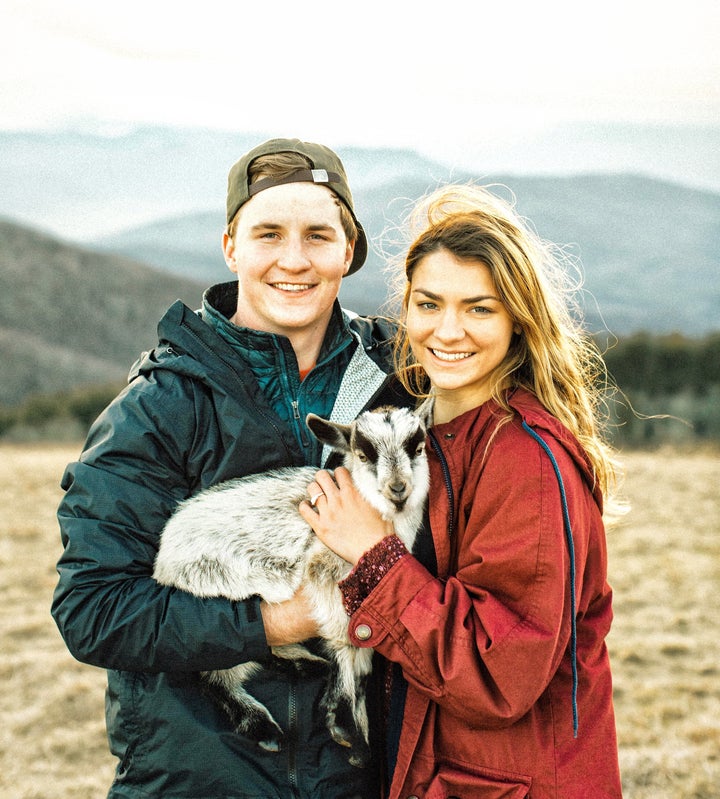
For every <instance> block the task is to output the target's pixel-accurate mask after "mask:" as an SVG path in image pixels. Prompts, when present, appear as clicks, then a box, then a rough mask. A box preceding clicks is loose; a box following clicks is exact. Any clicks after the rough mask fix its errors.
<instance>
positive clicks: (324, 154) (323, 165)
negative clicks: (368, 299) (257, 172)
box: [227, 139, 367, 275]
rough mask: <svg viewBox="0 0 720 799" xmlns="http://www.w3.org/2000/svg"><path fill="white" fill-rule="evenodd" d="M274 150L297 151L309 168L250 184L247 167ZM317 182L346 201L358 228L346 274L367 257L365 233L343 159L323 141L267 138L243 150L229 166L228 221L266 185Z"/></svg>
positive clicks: (280, 151) (355, 268)
mask: <svg viewBox="0 0 720 799" xmlns="http://www.w3.org/2000/svg"><path fill="white" fill-rule="evenodd" d="M275 153H300V155H304V156H305V157H306V158H308V159H309V161H310V163H311V164H312V168H311V169H299V170H297V171H296V172H293V173H292V174H291V175H288V176H287V177H285V178H282V179H278V178H272V177H269V178H262V179H261V180H258V181H256V182H255V183H253V184H252V185H251V184H250V182H249V178H248V169H249V167H250V165H251V164H252V162H253V161H254V160H255V159H256V158H259V157H260V156H262V155H274V154H275ZM304 182H309V183H320V184H322V185H325V186H327V187H328V188H330V189H332V190H333V191H334V192H335V194H337V196H338V197H339V198H340V199H341V200H342V201H343V202H344V203H345V205H346V206H347V207H348V209H349V210H350V213H351V214H352V216H353V219H354V220H355V224H356V225H357V229H358V238H357V241H356V242H355V251H354V254H353V259H352V263H351V264H350V269H349V270H348V275H351V274H352V273H353V272H357V270H358V269H360V267H361V266H362V265H363V264H364V263H365V259H366V258H367V237H366V236H365V231H364V230H363V228H362V225H361V224H360V223H359V222H358V220H357V217H356V216H355V208H354V206H353V198H352V194H351V193H350V186H349V185H348V180H347V175H346V174H345V168H344V167H343V164H342V161H341V160H340V159H339V158H338V156H337V155H336V154H335V153H334V152H333V151H332V150H331V149H330V148H329V147H325V146H324V145H323V144H314V143H313V142H306V141H300V139H269V140H268V141H266V142H263V143H262V144H260V145H258V146H257V147H255V148H253V149H252V150H250V151H249V152H247V153H245V155H243V156H242V158H241V159H240V160H239V161H237V163H235V164H234V165H233V167H232V168H231V169H230V173H229V174H228V191H227V222H228V224H230V222H232V220H233V219H234V218H235V214H236V213H237V212H238V211H239V210H240V208H241V207H242V206H243V205H244V204H245V203H246V202H247V201H248V200H249V199H250V198H251V197H253V196H254V195H256V194H258V193H259V192H261V191H263V189H269V188H271V187H272V186H281V185H283V184H285V183H304Z"/></svg>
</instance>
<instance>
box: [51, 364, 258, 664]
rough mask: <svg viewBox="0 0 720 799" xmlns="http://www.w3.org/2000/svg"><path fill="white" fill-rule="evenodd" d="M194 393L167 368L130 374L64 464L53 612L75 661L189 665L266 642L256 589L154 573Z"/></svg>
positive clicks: (178, 496)
mask: <svg viewBox="0 0 720 799" xmlns="http://www.w3.org/2000/svg"><path fill="white" fill-rule="evenodd" d="M163 383H165V385H162V384H163ZM194 404H195V401H194V400H193V396H192V391H189V390H186V389H184V388H183V387H182V385H181V381H178V380H177V379H174V380H173V379H172V378H171V377H170V376H168V373H162V372H156V373H155V376H154V377H153V378H152V379H151V380H145V379H143V378H140V379H137V380H135V381H134V382H133V383H132V384H131V385H130V386H129V387H128V388H127V389H126V390H125V391H124V392H123V393H122V394H121V395H120V396H119V397H118V398H117V399H116V400H115V401H114V402H113V403H112V404H111V405H110V406H109V407H108V408H107V409H106V410H105V411H104V412H103V414H102V415H101V416H100V417H99V419H98V420H97V422H96V423H95V424H94V425H93V427H92V429H91V431H90V433H89V436H88V441H87V443H86V446H85V449H84V451H83V453H82V455H81V456H80V460H79V462H77V463H73V464H71V465H70V466H69V467H68V469H67V470H66V472H65V475H64V477H63V481H62V486H63V488H64V489H65V492H66V493H65V495H64V498H63V500H62V502H61V504H60V507H59V510H58V520H59V523H60V530H61V537H62V544H63V548H64V549H63V553H62V555H61V557H60V559H59V562H58V565H57V569H58V574H59V581H58V585H57V588H56V590H55V594H54V597H53V604H52V614H53V617H54V618H55V621H56V623H57V625H58V628H59V630H60V633H61V635H62V636H63V638H64V640H65V642H66V644H67V646H68V648H69V650H70V652H71V653H72V654H73V655H74V656H75V657H76V658H77V659H78V660H80V661H83V662H85V663H89V664H92V665H95V666H100V667H102V668H109V669H118V670H128V671H145V672H157V671H199V670H211V669H220V668H228V667H230V666H233V665H236V664H237V663H240V662H243V661H246V660H256V659H258V658H261V657H264V656H266V655H267V653H268V647H267V642H266V638H265V632H264V628H263V624H262V618H261V616H260V612H259V604H258V601H257V600H255V599H251V600H247V601H245V602H232V601H230V600H227V599H224V598H211V599H200V598H198V597H195V596H192V595H190V594H188V593H186V592H183V591H180V590H177V589H174V588H170V587H167V586H161V585H159V584H158V583H156V582H155V580H154V579H153V577H152V572H153V565H154V560H155V555H156V552H157V548H158V541H159V535H160V532H161V530H162V528H163V526H164V524H165V522H166V520H167V518H168V517H169V516H170V514H171V513H172V511H173V509H174V507H175V506H176V504H177V503H178V502H179V501H180V500H182V499H184V498H185V497H186V496H188V494H189V493H191V491H192V489H193V487H194V486H193V485H192V479H191V475H189V466H188V464H192V455H191V453H192V450H193V444H194V442H193V436H195V435H197V433H196V432H195V431H197V430H198V427H197V425H196V424H195V422H196V413H195V408H194ZM196 466H197V464H194V465H193V466H192V467H190V470H192V469H194V468H195V467H196Z"/></svg>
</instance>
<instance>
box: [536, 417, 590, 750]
mask: <svg viewBox="0 0 720 799" xmlns="http://www.w3.org/2000/svg"><path fill="white" fill-rule="evenodd" d="M522 426H523V429H524V430H525V431H526V432H527V433H529V434H530V435H531V436H532V437H533V438H534V439H535V440H536V441H537V443H538V444H540V446H541V447H542V448H543V449H544V450H545V452H546V454H547V456H548V458H550V463H552V467H553V469H554V470H555V476H556V477H557V481H558V486H559V487H560V498H561V500H562V509H563V522H564V525H565V537H566V539H567V545H568V552H569V556H570V605H571V618H570V624H571V627H570V629H571V634H570V655H571V657H572V680H573V687H572V711H573V737H574V738H577V736H578V707H577V692H578V667H577V621H576V618H575V545H574V543H573V534H572V527H571V525H570V513H569V511H568V504H567V496H566V495H565V485H564V483H563V479H562V475H561V474H560V467H559V466H558V464H557V461H556V460H555V456H554V455H553V454H552V451H551V449H550V447H549V446H548V445H547V443H546V442H545V439H543V438H542V436H540V435H538V433H536V432H535V431H534V430H533V429H532V428H531V427H530V425H529V424H528V423H527V422H525V421H523V423H522Z"/></svg>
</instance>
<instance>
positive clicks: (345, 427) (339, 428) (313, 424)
mask: <svg viewBox="0 0 720 799" xmlns="http://www.w3.org/2000/svg"><path fill="white" fill-rule="evenodd" d="M305 424H307V426H308V428H309V429H310V432H311V433H312V434H313V435H314V436H315V438H317V440H318V441H321V442H322V443H323V444H327V445H328V446H329V447H332V448H333V449H337V450H339V451H340V452H347V451H348V450H349V449H350V429H351V428H350V425H349V424H338V423H337V422H329V421H328V420H327V419H323V418H322V417H320V416H317V415H316V414H314V413H309V414H308V415H307V416H306V417H305Z"/></svg>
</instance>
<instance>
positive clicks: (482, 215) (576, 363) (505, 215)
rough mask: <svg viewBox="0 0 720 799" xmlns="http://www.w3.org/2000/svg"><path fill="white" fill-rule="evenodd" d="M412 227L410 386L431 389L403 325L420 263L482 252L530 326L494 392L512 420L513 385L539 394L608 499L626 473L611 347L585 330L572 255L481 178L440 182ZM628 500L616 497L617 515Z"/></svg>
mask: <svg viewBox="0 0 720 799" xmlns="http://www.w3.org/2000/svg"><path fill="white" fill-rule="evenodd" d="M406 227H407V228H408V231H407V232H408V235H409V236H410V238H411V241H412V243H411V244H410V246H409V248H408V250H407V255H406V256H405V261H404V269H402V270H398V272H396V274H398V275H399V281H398V282H397V285H396V299H397V300H398V302H399V304H400V306H401V307H400V318H401V324H400V328H399V332H398V337H397V340H396V344H395V355H396V368H397V371H398V375H399V377H400V380H401V381H402V382H403V384H404V386H405V387H406V388H407V389H408V390H409V391H411V392H412V393H413V394H415V396H417V397H423V396H427V395H428V393H429V383H428V379H427V375H426V374H425V372H424V370H423V369H422V367H421V366H420V365H419V364H418V363H417V362H416V361H415V359H414V357H413V354H412V351H411V349H410V344H409V341H408V337H407V332H406V328H405V324H404V323H405V320H406V318H407V309H408V303H409V298H410V288H411V283H412V278H413V272H414V270H415V267H416V266H417V264H418V263H419V262H420V261H421V260H422V259H423V258H424V257H425V256H427V255H429V254H430V253H433V252H435V251H438V250H446V251H448V252H449V253H451V254H452V255H453V256H455V257H456V258H458V259H461V260H466V259H467V260H477V261H481V262H482V263H483V264H485V265H486V266H487V267H488V268H489V270H490V272H491V275H492V279H493V281H494V283H495V287H496V289H497V291H498V295H499V298H500V299H501V300H502V302H503V304H504V306H505V308H506V309H507V311H508V313H509V314H510V317H511V318H512V320H513V322H514V323H515V324H517V325H518V326H519V327H520V330H521V332H520V333H519V334H516V335H514V336H513V339H512V342H511V344H510V348H509V350H508V353H507V356H506V358H505V359H504V361H503V362H502V363H501V364H500V365H499V366H498V367H497V368H496V369H495V373H494V375H493V376H492V383H491V385H492V397H493V399H494V400H495V401H496V402H497V403H498V404H499V405H500V407H501V408H504V409H505V410H506V411H507V414H508V416H507V418H506V420H504V421H509V420H510V418H511V416H512V413H513V412H512V410H511V408H510V406H509V405H508V403H507V399H506V396H507V393H508V390H509V389H512V388H515V387H522V388H525V389H527V390H528V391H531V392H532V393H533V394H535V396H536V397H537V398H538V399H539V400H540V402H541V403H542V404H543V406H544V407H545V408H546V409H547V410H548V411H550V413H552V414H553V415H554V416H556V417H557V418H558V419H559V420H560V421H561V422H562V423H563V424H564V425H565V426H566V427H567V428H568V429H569V430H570V431H571V432H572V433H573V434H574V435H575V436H576V437H577V439H578V441H579V442H580V443H581V444H582V446H583V448H584V449H585V451H586V453H587V455H588V457H589V459H590V462H591V464H592V467H593V470H594V473H595V479H596V480H597V482H598V484H599V486H600V488H601V490H602V492H603V495H604V496H605V499H606V508H607V503H608V500H610V499H612V498H613V496H614V493H615V489H616V488H617V485H618V483H619V477H620V472H621V470H620V466H619V464H618V462H617V459H616V456H615V453H614V451H613V449H612V447H611V446H610V445H609V443H608V442H607V440H606V439H605V436H604V427H605V423H606V418H607V412H606V405H605V403H606V399H607V396H608V390H609V389H611V386H610V382H609V378H608V375H607V371H606V368H605V364H604V361H603V359H602V356H601V354H600V352H599V350H598V349H597V347H596V345H595V343H594V342H593V341H592V339H591V338H590V336H589V335H587V334H586V333H585V331H584V330H583V327H582V323H581V321H580V319H581V317H580V313H579V309H578V308H577V307H576V305H575V303H574V301H573V296H574V293H575V292H576V290H577V288H578V283H577V281H575V284H573V283H572V282H571V280H570V273H569V271H568V269H567V268H564V267H565V266H567V265H566V264H565V263H564V260H565V259H563V258H562V257H560V255H559V253H556V252H555V251H554V248H553V247H552V246H550V245H547V244H545V243H543V242H542V241H541V240H540V239H539V238H538V236H537V235H536V234H535V233H534V232H533V231H532V230H531V229H530V228H529V226H528V225H527V224H525V223H524V222H523V220H521V218H520V217H519V216H518V215H517V214H516V213H515V211H514V210H513V207H512V206H511V205H510V204H509V203H508V202H505V201H504V200H502V199H500V198H499V197H497V196H495V195H494V194H492V193H491V192H490V191H489V190H488V189H486V188H483V187H480V186H475V185H450V186H444V187H441V188H438V189H436V190H435V191H434V192H432V193H431V194H429V195H428V196H426V197H425V198H423V199H422V200H421V201H420V202H419V203H417V204H416V206H415V207H414V209H413V210H412V212H411V213H410V215H409V217H408V219H407V225H406ZM620 504H621V503H619V502H616V503H615V505H614V508H615V511H616V513H615V514H614V515H617V511H619V510H620Z"/></svg>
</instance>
